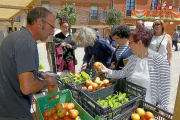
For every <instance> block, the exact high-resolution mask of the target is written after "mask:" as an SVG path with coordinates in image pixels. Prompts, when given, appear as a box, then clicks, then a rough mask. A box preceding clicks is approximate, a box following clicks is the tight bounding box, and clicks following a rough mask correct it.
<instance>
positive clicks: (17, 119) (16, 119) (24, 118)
mask: <svg viewBox="0 0 180 120" xmlns="http://www.w3.org/2000/svg"><path fill="white" fill-rule="evenodd" d="M0 120H34V119H33V116H32V114H30V115H29V116H27V117H22V118H4V117H0Z"/></svg>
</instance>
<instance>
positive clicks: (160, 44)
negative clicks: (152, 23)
mask: <svg viewBox="0 0 180 120" xmlns="http://www.w3.org/2000/svg"><path fill="white" fill-rule="evenodd" d="M165 35H166V34H165ZM165 35H164V36H163V38H162V40H161V42H160V44H159V47H158V48H157V52H158V51H159V48H160V46H161V43H162V41H163V40H164V37H165Z"/></svg>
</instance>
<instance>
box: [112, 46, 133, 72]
mask: <svg viewBox="0 0 180 120" xmlns="http://www.w3.org/2000/svg"><path fill="white" fill-rule="evenodd" d="M128 49H129V47H127V48H126V49H125V50H124V52H123V53H122V54H121V56H122V55H123V54H124V53H125V52H126V51H127V50H128ZM121 56H120V57H119V59H118V61H117V63H116V65H115V67H114V70H115V69H116V68H117V67H118V64H119V61H120V59H121Z"/></svg>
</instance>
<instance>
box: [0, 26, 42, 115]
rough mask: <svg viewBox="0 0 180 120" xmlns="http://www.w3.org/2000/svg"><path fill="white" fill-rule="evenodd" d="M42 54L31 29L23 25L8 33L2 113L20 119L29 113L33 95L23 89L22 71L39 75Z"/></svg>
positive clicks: (0, 57) (1, 51) (1, 67)
mask: <svg viewBox="0 0 180 120" xmlns="http://www.w3.org/2000/svg"><path fill="white" fill-rule="evenodd" d="M38 65H39V57H38V50H37V43H36V41H35V40H34V38H33V37H32V35H31V33H30V31H29V30H28V29H27V28H25V27H22V28H21V29H20V30H19V31H16V32H13V33H11V34H9V35H8V36H7V37H6V38H5V39H4V40H3V42H2V44H1V47H0V116H1V117H8V118H20V117H26V116H28V115H30V106H31V100H32V96H31V95H24V94H23V93H22V92H21V90H20V85H19V78H18V76H19V75H20V74H21V73H24V72H28V71H33V72H34V76H35V77H36V75H37V70H38Z"/></svg>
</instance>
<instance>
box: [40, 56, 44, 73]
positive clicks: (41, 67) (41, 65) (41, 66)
mask: <svg viewBox="0 0 180 120" xmlns="http://www.w3.org/2000/svg"><path fill="white" fill-rule="evenodd" d="M42 69H44V66H43V64H42V60H41V58H39V70H42Z"/></svg>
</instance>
